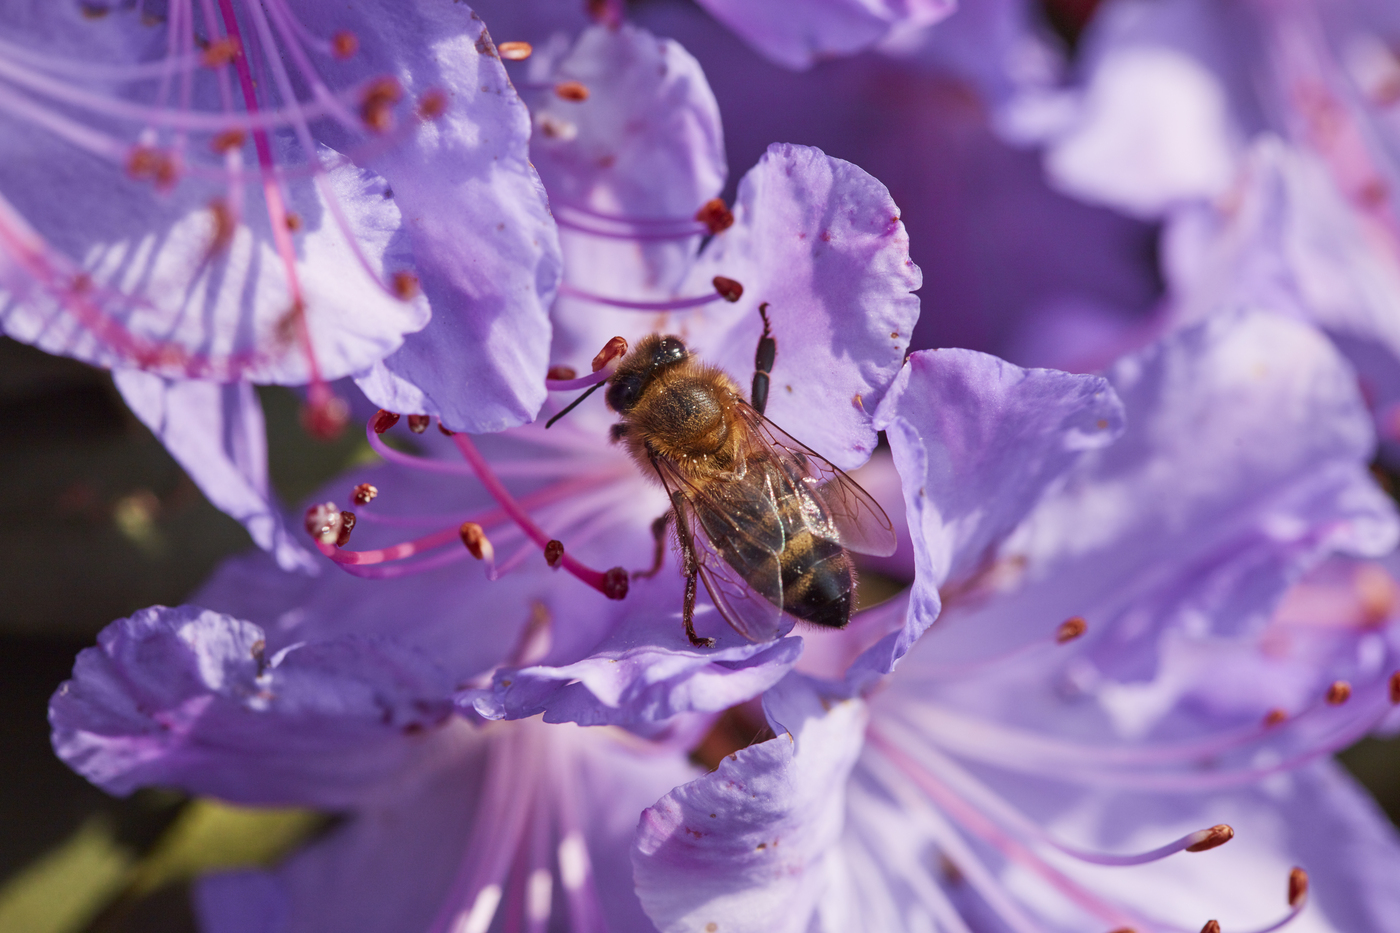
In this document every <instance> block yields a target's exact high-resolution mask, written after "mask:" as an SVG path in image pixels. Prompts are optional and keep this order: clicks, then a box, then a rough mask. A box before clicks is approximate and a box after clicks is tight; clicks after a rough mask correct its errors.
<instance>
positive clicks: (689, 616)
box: [671, 492, 715, 648]
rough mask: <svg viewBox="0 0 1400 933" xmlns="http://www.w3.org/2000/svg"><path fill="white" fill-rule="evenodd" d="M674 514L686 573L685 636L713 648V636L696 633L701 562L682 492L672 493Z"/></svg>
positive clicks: (683, 568)
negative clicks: (703, 636)
mask: <svg viewBox="0 0 1400 933" xmlns="http://www.w3.org/2000/svg"><path fill="white" fill-rule="evenodd" d="M671 506H672V514H673V515H675V518H676V532H677V537H678V538H680V542H681V572H682V573H684V574H685V602H683V603H682V604H681V618H683V619H684V620H685V636H686V637H687V638H689V639H690V643H691V644H692V645H694V646H695V647H697V648H713V647H714V646H715V640H714V639H713V638H701V637H700V636H699V635H697V634H696V633H695V591H696V582H697V581H696V578H697V577H698V576H699V574H700V562H699V560H698V559H697V558H696V556H695V542H694V541H693V540H691V537H690V526H689V524H688V523H687V522H686V520H685V503H684V500H683V499H682V498H681V494H680V493H678V492H676V493H672V494H671Z"/></svg>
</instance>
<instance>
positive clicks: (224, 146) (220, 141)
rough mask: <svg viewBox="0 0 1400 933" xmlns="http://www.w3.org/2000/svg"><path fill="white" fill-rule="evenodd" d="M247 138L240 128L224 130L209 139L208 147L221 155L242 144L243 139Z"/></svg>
mask: <svg viewBox="0 0 1400 933" xmlns="http://www.w3.org/2000/svg"><path fill="white" fill-rule="evenodd" d="M247 138H248V135H247V134H246V133H244V132H243V131H242V130H224V131H223V132H222V133H218V134H216V135H215V136H214V138H213V139H211V140H209V148H210V149H213V150H214V151H215V152H217V153H218V154H219V155H223V154H225V153H227V152H230V151H232V150H234V149H237V148H239V147H240V146H242V145H243V141H244V140H245V139H247Z"/></svg>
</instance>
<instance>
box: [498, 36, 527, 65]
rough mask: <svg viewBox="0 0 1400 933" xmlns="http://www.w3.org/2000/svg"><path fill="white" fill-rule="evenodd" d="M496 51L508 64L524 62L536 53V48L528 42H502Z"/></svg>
mask: <svg viewBox="0 0 1400 933" xmlns="http://www.w3.org/2000/svg"><path fill="white" fill-rule="evenodd" d="M496 51H497V52H498V53H500V56H501V58H504V59H505V60H506V61H508V62H523V61H524V60H525V59H527V58H529V57H530V53H532V52H534V51H535V47H534V46H533V45H531V44H530V43H528V42H516V41H511V42H502V43H501V44H500V45H498V46H496Z"/></svg>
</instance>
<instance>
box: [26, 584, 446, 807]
mask: <svg viewBox="0 0 1400 933" xmlns="http://www.w3.org/2000/svg"><path fill="white" fill-rule="evenodd" d="M265 645H266V640H265V638H264V636H263V632H262V630H261V629H260V628H258V627H257V626H255V625H253V624H252V623H249V622H242V621H239V620H237V619H233V618H230V617H228V616H224V615H220V614H218V613H215V612H210V611H208V610H204V609H200V608H198V607H195V606H182V607H179V608H174V609H170V608H166V607H164V606H157V607H154V608H151V609H146V610H143V611H141V612H139V613H137V614H136V615H134V616H132V617H130V618H128V619H121V620H119V621H117V622H114V623H112V624H111V625H110V626H108V627H107V628H106V629H105V630H103V632H102V634H101V635H100V636H99V638H98V645H97V647H96V648H89V649H87V650H85V651H83V652H82V653H81V654H79V655H78V660H77V662H76V664H75V665H74V670H73V679H72V680H70V681H68V682H66V683H65V684H63V686H61V687H60V688H59V689H58V692H57V693H55V694H54V698H53V701H52V705H51V708H50V721H51V723H52V725H53V743H54V748H55V750H56V751H57V752H58V755H59V757H60V758H62V759H63V760H64V761H65V762H67V763H68V765H69V766H70V767H72V768H73V769H74V770H76V771H78V773H80V774H82V775H83V776H84V777H86V778H87V779H88V780H90V781H92V782H93V783H95V784H97V785H98V786H100V787H102V788H104V789H106V790H108V791H110V792H112V793H118V794H126V793H130V792H131V791H132V790H135V789H136V788H137V787H141V786H144V785H148V784H156V785H166V786H174V787H179V788H182V789H184V790H188V791H191V792H193V793H203V794H212V795H215V796H219V797H223V798H225V799H228V800H233V801H237V802H244V803H263V804H268V803H296V804H311V805H315V806H323V807H340V806H346V805H348V804H351V803H353V802H355V801H357V800H361V799H364V797H365V796H366V795H368V794H371V793H373V792H374V790H375V788H376V786H377V785H379V784H381V783H382V782H384V781H386V780H391V779H392V778H393V777H394V775H396V774H397V773H399V772H401V771H402V770H403V769H405V768H406V767H408V766H410V765H411V764H412V763H414V761H415V760H417V759H419V758H421V756H422V755H424V754H426V753H430V752H431V751H432V748H433V738H434V730H433V727H434V726H436V725H437V724H439V723H440V722H441V721H443V720H444V719H445V718H446V717H448V716H450V715H451V704H450V702H449V701H448V700H447V699H446V697H447V693H448V691H449V690H450V682H449V681H448V680H447V678H446V677H445V676H444V675H443V674H442V672H441V671H439V670H438V669H437V668H435V667H433V666H432V664H431V663H430V662H428V661H427V660H426V659H424V658H423V657H422V656H420V655H418V654H417V653H415V652H411V651H407V650H404V649H402V648H398V647H396V646H394V645H392V644H390V643H387V642H384V641H377V642H376V641H370V640H365V639H354V638H345V639H339V640H335V641H328V642H319V643H316V644H312V645H307V646H304V647H292V648H289V649H287V650H285V651H283V652H279V653H278V654H277V655H274V656H272V657H270V658H269V657H268V656H267V655H266V649H265ZM419 733H424V734H419Z"/></svg>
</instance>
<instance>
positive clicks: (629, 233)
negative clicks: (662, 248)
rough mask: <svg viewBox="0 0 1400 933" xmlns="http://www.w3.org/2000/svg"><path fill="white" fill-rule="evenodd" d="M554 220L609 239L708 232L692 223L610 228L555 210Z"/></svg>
mask: <svg viewBox="0 0 1400 933" xmlns="http://www.w3.org/2000/svg"><path fill="white" fill-rule="evenodd" d="M554 220H555V222H556V223H558V224H559V226H560V227H561V228H562V229H565V230H574V231H576V232H578V233H586V234H588V235H589V236H598V237H604V238H606V239H611V240H688V239H690V238H691V237H695V236H702V235H704V234H706V233H708V232H709V230H708V228H706V227H705V226H703V225H701V224H698V223H697V224H692V225H691V227H690V228H688V229H687V228H678V229H676V230H647V229H646V228H641V229H633V230H610V229H608V228H606V227H600V226H597V225H595V224H588V223H580V222H579V221H577V220H574V219H572V218H570V217H569V216H568V215H567V214H564V213H560V212H557V211H556V212H555V215H554Z"/></svg>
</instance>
